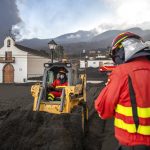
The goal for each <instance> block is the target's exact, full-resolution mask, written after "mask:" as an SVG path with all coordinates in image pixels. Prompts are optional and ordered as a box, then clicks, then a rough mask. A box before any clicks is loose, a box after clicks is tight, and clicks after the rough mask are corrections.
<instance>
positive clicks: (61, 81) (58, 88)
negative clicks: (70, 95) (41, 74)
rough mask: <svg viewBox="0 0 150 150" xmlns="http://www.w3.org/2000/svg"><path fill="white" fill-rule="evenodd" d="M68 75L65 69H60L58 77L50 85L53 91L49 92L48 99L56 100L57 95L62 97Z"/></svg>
mask: <svg viewBox="0 0 150 150" xmlns="http://www.w3.org/2000/svg"><path fill="white" fill-rule="evenodd" d="M67 85H68V82H67V76H66V72H65V71H64V70H62V69H61V70H60V71H59V72H58V75H57V79H56V80H54V82H53V83H52V84H51V85H49V89H51V92H50V93H49V94H48V100H50V101H54V100H55V98H56V97H60V96H61V94H62V88H63V87H65V86H67Z"/></svg>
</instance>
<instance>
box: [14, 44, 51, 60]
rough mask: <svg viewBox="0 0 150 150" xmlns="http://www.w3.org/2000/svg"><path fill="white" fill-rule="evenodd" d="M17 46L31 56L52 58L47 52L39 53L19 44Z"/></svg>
mask: <svg viewBox="0 0 150 150" xmlns="http://www.w3.org/2000/svg"><path fill="white" fill-rule="evenodd" d="M15 46H16V47H17V48H18V49H20V50H22V51H25V52H28V53H30V54H33V55H36V56H42V57H46V58H50V54H48V53H47V52H46V51H44V50H42V51H38V50H35V49H32V48H29V47H25V46H22V45H19V44H15Z"/></svg>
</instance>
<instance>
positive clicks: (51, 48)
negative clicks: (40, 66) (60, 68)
mask: <svg viewBox="0 0 150 150" xmlns="http://www.w3.org/2000/svg"><path fill="white" fill-rule="evenodd" d="M48 47H49V49H50V50H51V62H52V63H53V53H54V50H55V49H56V47H57V44H56V42H55V41H54V40H51V41H49V42H48Z"/></svg>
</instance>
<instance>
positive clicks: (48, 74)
mask: <svg viewBox="0 0 150 150" xmlns="http://www.w3.org/2000/svg"><path fill="white" fill-rule="evenodd" d="M44 67H45V73H44V75H43V78H45V79H46V81H44V85H45V97H44V99H45V100H48V93H50V92H51V91H58V90H60V91H61V90H63V88H64V86H59V87H55V89H56V90H52V89H49V88H48V87H49V85H51V84H52V83H53V82H54V81H55V80H56V79H58V78H59V71H60V70H64V71H65V73H66V77H67V83H68V86H71V85H74V84H76V83H75V82H76V81H77V71H76V70H75V69H72V66H71V64H70V63H55V64H49V63H46V64H44ZM60 100H61V98H60V97H55V99H54V101H60Z"/></svg>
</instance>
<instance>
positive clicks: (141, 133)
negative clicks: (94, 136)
mask: <svg viewBox="0 0 150 150" xmlns="http://www.w3.org/2000/svg"><path fill="white" fill-rule="evenodd" d="M129 77H130V79H131V81H132V86H133V89H134V95H135V99H136V106H135V105H134V106H132V102H131V99H132V98H131V95H130V90H129ZM133 107H134V108H136V111H137V117H138V127H137V128H136V123H135V120H134V112H133ZM95 108H96V110H97V112H98V114H99V115H100V117H101V118H103V119H106V118H110V117H112V116H114V117H115V120H114V126H115V136H116V138H117V139H118V141H119V142H120V143H121V144H122V145H126V146H133V145H148V146H150V61H149V60H148V59H146V58H145V57H141V58H136V59H134V60H133V61H131V62H128V63H124V64H122V65H119V66H117V67H116V68H115V69H114V70H113V72H112V73H111V75H110V77H109V83H108V84H107V86H106V87H105V88H104V89H103V90H102V91H101V93H100V95H99V96H98V98H97V99H96V101H95Z"/></svg>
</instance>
